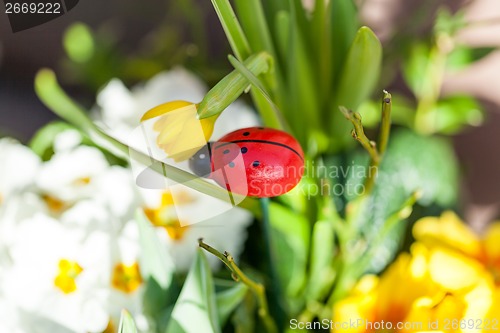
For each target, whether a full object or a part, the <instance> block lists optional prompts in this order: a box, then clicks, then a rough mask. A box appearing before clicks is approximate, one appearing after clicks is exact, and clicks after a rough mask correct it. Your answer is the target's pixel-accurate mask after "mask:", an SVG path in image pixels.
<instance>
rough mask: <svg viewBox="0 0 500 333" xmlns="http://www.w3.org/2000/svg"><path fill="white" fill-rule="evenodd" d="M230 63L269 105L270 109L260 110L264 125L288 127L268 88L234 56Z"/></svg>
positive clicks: (230, 57)
mask: <svg viewBox="0 0 500 333" xmlns="http://www.w3.org/2000/svg"><path fill="white" fill-rule="evenodd" d="M229 62H230V63H231V65H233V67H234V68H235V69H236V70H237V71H238V72H240V74H241V75H243V76H244V77H245V78H246V79H247V80H248V81H249V82H250V84H251V85H252V87H255V88H256V89H257V90H258V91H259V92H260V93H261V94H262V96H263V97H264V98H265V99H266V100H267V102H268V103H269V105H270V108H266V109H260V108H259V111H260V115H261V116H262V119H263V120H264V123H265V124H266V125H267V126H270V127H273V128H278V129H284V128H285V127H286V126H285V121H284V119H283V117H282V116H281V113H280V111H279V109H278V107H277V106H276V104H274V102H273V100H272V98H271V96H270V95H269V93H268V92H267V91H266V88H265V87H264V86H263V85H262V83H261V81H260V80H259V79H258V78H257V77H256V76H255V75H254V74H253V73H252V72H251V71H249V70H248V69H247V68H246V67H245V65H244V64H242V63H241V62H239V61H238V59H236V58H235V57H233V56H232V55H229ZM268 111H270V112H268Z"/></svg>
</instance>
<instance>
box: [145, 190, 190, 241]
mask: <svg viewBox="0 0 500 333" xmlns="http://www.w3.org/2000/svg"><path fill="white" fill-rule="evenodd" d="M177 201H178V204H186V203H190V202H192V201H193V199H192V198H191V197H189V196H188V195H187V194H181V195H180V196H179V197H177ZM144 213H145V214H146V216H147V217H148V219H149V221H150V222H151V224H153V225H154V226H156V227H161V228H164V229H165V230H166V231H167V234H168V236H169V237H170V238H171V239H172V240H174V241H179V240H181V239H182V238H183V236H184V234H185V233H186V231H187V230H189V227H187V226H184V227H182V226H181V225H180V222H179V218H178V217H177V214H176V212H175V207H174V198H173V196H172V193H170V192H164V193H163V194H162V197H161V204H160V206H159V207H157V208H144Z"/></svg>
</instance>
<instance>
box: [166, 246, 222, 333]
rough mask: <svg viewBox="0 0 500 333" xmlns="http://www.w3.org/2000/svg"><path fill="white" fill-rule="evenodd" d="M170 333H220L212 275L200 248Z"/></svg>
mask: <svg viewBox="0 0 500 333" xmlns="http://www.w3.org/2000/svg"><path fill="white" fill-rule="evenodd" d="M167 332H168V333H220V324H219V317H218V314H217V302H216V299H215V288H214V283H213V279H212V273H211V272H210V266H209V264H208V261H207V258H206V257H205V254H204V253H203V252H202V250H201V249H199V250H198V255H197V256H196V260H195V261H194V262H193V265H192V266H191V269H190V271H189V274H188V276H187V278H186V282H185V283H184V287H183V288H182V291H181V294H180V295H179V299H178V300H177V302H176V304H175V306H174V310H173V311H172V317H171V319H170V322H169V324H168V326H167Z"/></svg>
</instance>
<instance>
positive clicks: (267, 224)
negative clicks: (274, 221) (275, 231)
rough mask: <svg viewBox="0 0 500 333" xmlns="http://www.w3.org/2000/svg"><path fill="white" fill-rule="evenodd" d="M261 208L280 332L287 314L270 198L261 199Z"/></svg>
mask: <svg viewBox="0 0 500 333" xmlns="http://www.w3.org/2000/svg"><path fill="white" fill-rule="evenodd" d="M259 203H260V208H261V212H262V215H261V221H262V229H263V231H264V243H265V249H266V251H265V252H266V254H267V264H268V266H269V276H270V278H271V286H272V288H271V295H272V299H271V301H272V302H271V305H272V307H273V310H274V311H273V313H274V315H275V317H276V319H277V322H278V326H279V328H280V330H282V329H283V327H281V325H282V323H283V322H284V317H285V313H284V311H283V301H284V299H283V288H282V287H281V283H280V279H279V275H278V272H277V271H276V254H275V252H274V247H273V242H272V227H271V220H270V217H269V204H270V200H269V198H261V199H260V200H259Z"/></svg>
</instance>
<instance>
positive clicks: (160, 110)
mask: <svg viewBox="0 0 500 333" xmlns="http://www.w3.org/2000/svg"><path fill="white" fill-rule="evenodd" d="M217 117H218V116H213V117H210V118H206V119H201V120H200V119H198V113H197V105H196V104H194V103H190V102H186V101H173V102H168V103H164V104H161V105H158V106H157V107H155V108H153V109H151V110H149V111H148V112H146V113H145V114H144V116H143V117H142V119H141V121H142V122H145V121H148V120H150V121H154V124H153V126H152V128H153V130H154V131H155V132H158V135H157V137H156V144H157V145H158V147H160V148H161V149H162V150H164V151H165V153H166V154H167V156H168V157H170V158H173V159H174V160H175V161H176V162H179V161H182V160H186V159H188V158H189V157H191V156H192V155H193V154H194V153H196V151H198V150H199V149H200V148H201V147H203V146H204V145H205V144H206V143H207V141H208V140H209V139H210V137H211V136H212V133H213V129H214V125H215V121H216V119H217Z"/></svg>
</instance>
